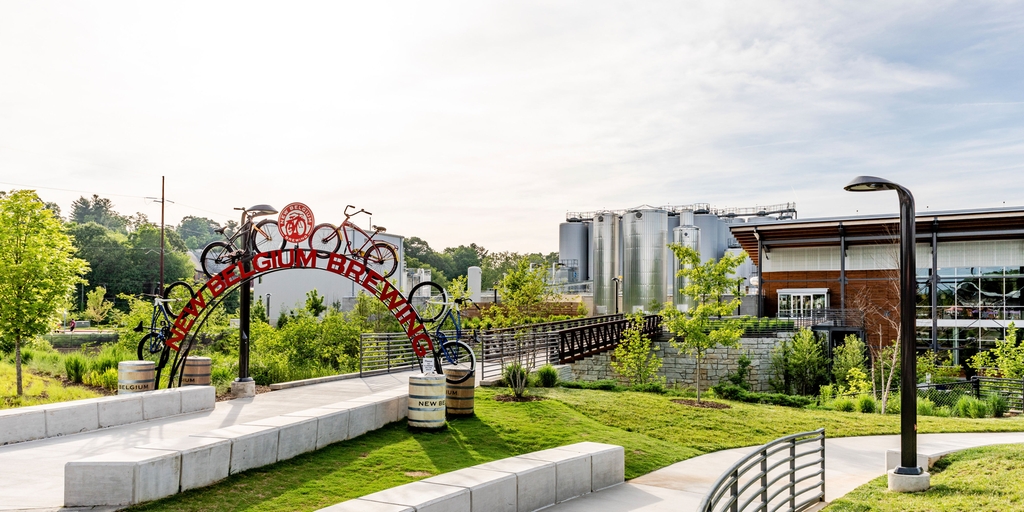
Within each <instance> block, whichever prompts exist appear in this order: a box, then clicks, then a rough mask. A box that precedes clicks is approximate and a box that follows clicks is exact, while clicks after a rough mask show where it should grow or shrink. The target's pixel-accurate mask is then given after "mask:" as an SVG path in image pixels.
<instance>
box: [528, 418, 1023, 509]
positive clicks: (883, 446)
mask: <svg viewBox="0 0 1024 512" xmlns="http://www.w3.org/2000/svg"><path fill="white" fill-rule="evenodd" d="M826 435H827V433H826ZM1007 443H1024V432H1007V433H993V434H922V435H920V436H918V440H917V444H918V453H921V454H934V453H940V452H949V451H958V450H963V449H966V448H973V447H976V446H986V445H991V444H1007ZM899 446H900V438H899V436H895V435H893V436H866V437H845V438H837V439H826V440H825V499H826V500H827V501H832V500H835V499H836V498H839V497H841V496H843V495H844V494H846V493H848V492H850V491H852V490H853V489H855V488H857V487H859V486H861V485H863V484H865V483H867V482H868V481H870V480H872V479H875V478H877V477H879V476H882V475H884V474H885V468H884V466H885V451H886V450H898V449H899ZM753 448H754V447H747V448H737V449H733V450H723V451H720V452H715V453H709V454H707V455H702V456H700V457H694V458H692V459H688V460H684V461H682V462H678V463H676V464H673V465H671V466H668V467H666V468H662V469H659V470H657V471H654V472H651V473H648V474H646V475H644V476H641V477H639V478H635V479H633V480H630V481H629V482H627V483H625V484H623V485H619V486H616V487H613V488H611V489H608V490H605V491H601V492H597V493H593V494H589V495H586V496H584V497H582V498H577V499H575V500H571V501H567V502H565V503H562V504H559V505H555V506H554V507H552V508H549V509H546V511H550V512H626V511H631V512H632V511H636V512H669V511H671V512H679V511H682V510H686V511H691V510H697V507H698V506H699V505H700V501H701V499H703V498H704V495H705V494H706V493H707V491H708V490H709V489H710V488H711V486H712V485H713V484H714V483H715V481H716V480H718V477H719V476H721V475H722V473H724V472H725V471H726V470H728V469H729V466H731V465H732V464H733V463H735V462H736V461H737V460H739V459H740V458H741V457H743V456H744V455H746V454H747V453H750V451H751V450H753Z"/></svg>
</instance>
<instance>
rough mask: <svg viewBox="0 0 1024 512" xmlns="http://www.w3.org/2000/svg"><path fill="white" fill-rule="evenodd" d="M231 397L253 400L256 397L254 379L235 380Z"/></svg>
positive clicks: (232, 384)
mask: <svg viewBox="0 0 1024 512" xmlns="http://www.w3.org/2000/svg"><path fill="white" fill-rule="evenodd" d="M231 396H233V397H235V398H252V397H254V396H256V381H254V380H252V379H246V380H238V379H235V381H234V382H232V383H231Z"/></svg>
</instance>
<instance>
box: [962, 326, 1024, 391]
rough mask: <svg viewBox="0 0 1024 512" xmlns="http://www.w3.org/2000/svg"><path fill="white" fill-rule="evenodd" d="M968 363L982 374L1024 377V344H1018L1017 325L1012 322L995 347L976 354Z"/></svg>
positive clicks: (1010, 377) (1007, 377)
mask: <svg viewBox="0 0 1024 512" xmlns="http://www.w3.org/2000/svg"><path fill="white" fill-rule="evenodd" d="M967 364H968V365H969V366H970V367H971V368H973V369H974V370H975V371H977V372H978V375H982V376H989V377H997V376H998V377H1003V378H1006V379H1019V378H1021V377H1024V345H1020V346H1018V345H1017V326H1016V325H1014V323H1013V322H1010V325H1009V326H1007V328H1006V336H1005V337H1004V338H1003V339H1002V340H999V341H997V342H996V346H995V348H993V349H990V350H986V351H984V352H978V353H977V354H974V355H973V356H971V359H970V360H969V361H968V362H967Z"/></svg>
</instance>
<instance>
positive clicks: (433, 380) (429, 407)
mask: <svg viewBox="0 0 1024 512" xmlns="http://www.w3.org/2000/svg"><path fill="white" fill-rule="evenodd" d="M445 384H446V382H445V378H444V375H440V374H436V373H424V374H420V375H412V376H410V377H409V428H411V429H419V430H440V429H443V428H444V427H445V423H444V413H445Z"/></svg>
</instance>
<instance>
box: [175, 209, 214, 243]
mask: <svg viewBox="0 0 1024 512" xmlns="http://www.w3.org/2000/svg"><path fill="white" fill-rule="evenodd" d="M217 229H220V224H219V223H217V222H216V221H214V220H212V219H207V218H206V217H193V216H191V215H190V216H188V217H185V218H183V219H181V223H179V224H178V227H177V228H175V229H174V230H175V232H177V233H178V236H180V237H181V239H182V240H184V241H185V245H186V246H188V248H189V249H191V250H197V249H202V248H203V247H206V245H207V244H209V243H210V242H213V241H214V240H220V239H221V238H223V237H222V236H221V235H219V234H217V233H216V231H215V230H217Z"/></svg>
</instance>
